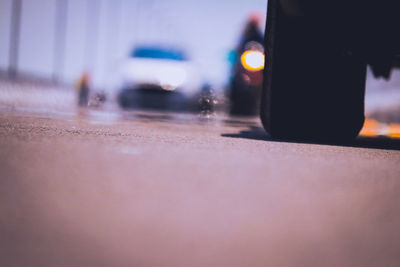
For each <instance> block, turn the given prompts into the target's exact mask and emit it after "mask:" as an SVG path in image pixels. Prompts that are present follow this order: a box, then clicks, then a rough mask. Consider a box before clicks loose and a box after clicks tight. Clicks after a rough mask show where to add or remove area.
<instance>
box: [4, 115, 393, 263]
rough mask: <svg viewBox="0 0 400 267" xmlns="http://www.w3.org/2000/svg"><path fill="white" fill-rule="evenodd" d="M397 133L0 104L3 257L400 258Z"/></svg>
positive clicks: (205, 260)
mask: <svg viewBox="0 0 400 267" xmlns="http://www.w3.org/2000/svg"><path fill="white" fill-rule="evenodd" d="M399 149H400V145H399V143H398V142H397V141H392V140H387V139H385V140H378V141H377V140H376V139H374V140H370V139H363V140H359V141H358V142H356V143H354V144H347V145H346V146H341V145H325V144H302V143H288V142H278V141H273V140H270V139H269V138H268V136H267V135H266V134H265V133H264V131H262V130H261V129H260V124H259V122H258V120H256V119H255V120H243V119H240V118H225V117H217V118H215V119H212V120H208V119H199V117H197V116H195V115H179V114H170V113H163V114H161V113H154V112H140V111H137V112H130V113H123V114H122V115H118V116H117V115H115V116H113V113H102V112H101V111H98V112H97V113H96V111H95V112H92V111H85V110H83V111H79V112H77V113H51V112H50V113H43V112H42V113H33V112H27V111H18V110H15V109H14V110H12V109H2V110H1V112H0V236H1V238H0V265H1V266H288V267H289V266H305V267H306V266H307V267H309V266H364V267H365V266H393V267H395V266H399V264H400V230H399V227H398V226H399V225H400V193H399V192H400V151H399Z"/></svg>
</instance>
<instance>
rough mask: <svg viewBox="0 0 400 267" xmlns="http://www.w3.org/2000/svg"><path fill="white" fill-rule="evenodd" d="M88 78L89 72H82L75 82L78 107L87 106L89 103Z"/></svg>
mask: <svg viewBox="0 0 400 267" xmlns="http://www.w3.org/2000/svg"><path fill="white" fill-rule="evenodd" d="M89 80H90V79H89V74H88V73H87V72H84V73H83V74H82V76H81V78H80V79H79V82H78V84H77V89H78V90H77V91H78V105H79V106H80V107H87V106H88V104H89V91H90V86H89V83H90V81H89Z"/></svg>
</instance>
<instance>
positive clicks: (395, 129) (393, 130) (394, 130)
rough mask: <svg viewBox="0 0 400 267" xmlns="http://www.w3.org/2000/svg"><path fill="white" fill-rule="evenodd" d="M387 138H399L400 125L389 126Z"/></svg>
mask: <svg viewBox="0 0 400 267" xmlns="http://www.w3.org/2000/svg"><path fill="white" fill-rule="evenodd" d="M388 128H389V129H388V136H389V137H392V138H400V124H389V126H388Z"/></svg>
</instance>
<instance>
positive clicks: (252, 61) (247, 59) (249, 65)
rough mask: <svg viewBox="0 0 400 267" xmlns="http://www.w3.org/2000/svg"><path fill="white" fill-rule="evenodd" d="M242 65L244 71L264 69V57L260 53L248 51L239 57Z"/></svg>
mask: <svg viewBox="0 0 400 267" xmlns="http://www.w3.org/2000/svg"><path fill="white" fill-rule="evenodd" d="M241 61H242V65H243V67H244V68H245V69H246V70H249V71H259V70H262V69H264V62H265V57H264V54H263V53H262V52H260V51H253V50H249V51H246V52H244V53H243V54H242V56H241Z"/></svg>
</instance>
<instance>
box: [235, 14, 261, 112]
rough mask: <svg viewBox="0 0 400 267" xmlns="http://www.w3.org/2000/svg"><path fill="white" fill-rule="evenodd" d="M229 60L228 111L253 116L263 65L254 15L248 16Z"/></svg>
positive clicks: (259, 32) (259, 34) (257, 104)
mask: <svg viewBox="0 0 400 267" xmlns="http://www.w3.org/2000/svg"><path fill="white" fill-rule="evenodd" d="M230 61H231V62H233V67H232V75H231V80H230V86H229V99H230V102H231V103H230V104H231V105H230V113H231V114H232V115H255V114H257V113H258V110H259V99H260V94H261V86H262V80H263V73H262V70H263V68H264V48H263V36H262V33H261V31H260V29H259V19H258V17H257V16H255V15H252V16H251V17H250V19H249V21H248V22H247V25H246V27H245V30H244V32H243V34H242V37H241V41H240V44H239V46H238V47H237V49H236V51H235V59H234V60H232V59H231V60H230Z"/></svg>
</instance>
